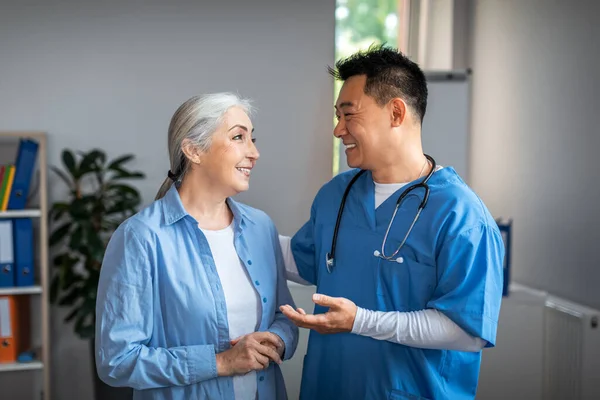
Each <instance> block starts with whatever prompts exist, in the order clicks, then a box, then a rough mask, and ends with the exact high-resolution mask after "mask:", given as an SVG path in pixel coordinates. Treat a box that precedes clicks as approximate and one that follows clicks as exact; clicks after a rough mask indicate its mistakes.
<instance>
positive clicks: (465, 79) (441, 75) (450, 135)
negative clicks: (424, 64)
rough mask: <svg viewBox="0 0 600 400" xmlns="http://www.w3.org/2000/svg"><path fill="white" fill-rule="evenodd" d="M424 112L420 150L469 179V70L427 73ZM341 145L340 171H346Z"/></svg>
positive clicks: (346, 166) (344, 155)
mask: <svg viewBox="0 0 600 400" xmlns="http://www.w3.org/2000/svg"><path fill="white" fill-rule="evenodd" d="M425 75H426V77H427V88H428V91H429V95H428V99H427V111H426V112H425V119H424V120H423V131H422V139H423V151H424V152H425V153H426V154H429V155H430V156H432V157H433V158H435V160H436V162H437V163H438V165H443V166H444V167H449V166H451V167H454V169H455V170H456V172H458V174H459V175H460V176H461V177H462V178H463V180H465V181H466V182H467V183H468V182H469V111H470V87H469V85H470V83H469V81H470V79H469V72H468V71H439V72H438V71H436V72H426V73H425ZM348 169H349V168H348V164H347V163H346V154H345V152H344V146H340V169H339V171H340V172H343V171H347V170H348Z"/></svg>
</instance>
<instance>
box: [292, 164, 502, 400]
mask: <svg viewBox="0 0 600 400" xmlns="http://www.w3.org/2000/svg"><path fill="white" fill-rule="evenodd" d="M357 172H358V171H357V170H352V171H348V172H346V173H343V174H340V175H338V176H337V177H335V178H334V179H333V180H331V181H330V182H329V183H327V184H326V185H325V186H323V187H322V188H321V190H320V191H319V193H318V194H317V196H316V198H315V200H314V203H313V206H312V209H311V217H310V220H309V221H308V222H307V223H306V224H305V225H304V226H303V227H302V228H301V229H300V231H299V232H298V233H297V234H296V235H295V236H294V237H293V239H292V251H293V254H294V259H295V261H296V264H297V266H298V270H299V272H300V275H301V276H302V278H303V279H305V280H307V281H309V282H311V283H313V284H315V285H317V292H318V293H323V294H326V295H329V296H334V297H345V298H348V299H350V300H352V301H353V302H355V303H356V305H357V306H359V307H363V308H366V309H369V310H377V311H417V310H423V309H427V308H435V309H437V310H439V311H441V312H443V313H444V314H445V315H446V316H448V317H449V318H450V319H452V320H453V321H454V322H455V323H456V324H458V325H459V326H460V327H462V328H463V329H464V330H465V331H466V332H467V333H469V334H470V335H472V336H476V337H480V338H482V339H484V340H486V341H487V342H488V344H487V346H488V347H491V346H494V344H495V340H496V327H497V322H498V315H499V312H500V303H501V299H502V280H503V275H502V263H503V259H504V244H503V241H502V237H501V234H500V232H499V229H498V227H497V225H496V222H495V221H494V219H493V218H492V216H491V215H490V213H489V211H488V210H487V209H486V207H485V206H484V204H483V203H482V201H481V200H480V199H479V198H478V197H477V196H476V195H475V193H474V192H473V191H472V190H471V189H469V187H468V186H467V185H466V184H465V183H464V182H463V181H462V180H461V178H460V177H459V176H458V174H457V173H456V172H455V171H454V169H453V168H451V167H446V168H443V169H441V170H439V171H437V172H435V173H434V174H433V176H432V177H431V179H430V180H429V186H430V196H429V202H428V203H427V206H426V207H425V209H424V210H423V212H422V213H421V216H420V217H419V220H418V222H417V223H416V224H415V227H414V228H413V230H412V232H411V234H410V236H409V237H408V240H407V242H406V244H405V245H404V247H403V249H402V250H401V251H400V253H399V254H398V256H402V257H403V258H404V262H403V263H402V264H399V263H397V262H396V261H394V260H392V261H386V260H382V259H381V258H379V257H375V256H374V255H373V252H374V251H375V250H380V249H381V245H382V243H383V238H384V235H385V232H386V230H387V227H388V224H389V222H390V220H391V217H392V213H393V212H394V208H395V205H396V201H397V200H398V197H399V196H400V194H401V193H402V191H403V190H404V189H405V188H407V187H408V186H406V187H404V188H402V189H400V190H399V191H398V192H396V193H394V194H393V195H392V196H390V198H388V199H387V200H386V201H385V202H384V203H383V204H381V205H380V206H379V207H378V208H377V209H375V194H374V183H373V178H372V175H371V173H370V172H368V171H367V172H366V173H365V174H363V175H362V176H361V177H359V178H358V180H357V181H356V182H355V184H354V185H353V187H352V190H351V191H350V194H349V196H348V198H347V200H346V206H345V209H344V215H343V217H342V221H341V225H340V230H339V234H338V240H337V249H336V253H335V267H334V269H333V272H332V273H329V272H328V271H327V269H326V266H325V254H326V253H327V252H328V251H330V248H331V240H332V236H333V230H334V227H335V221H336V217H337V212H338V209H339V207H340V202H341V199H342V195H343V193H344V190H345V189H346V186H347V185H348V183H349V181H350V180H351V179H352V177H353V176H354V175H355V174H356V173H357ZM416 182H418V181H415V182H412V183H416ZM412 193H413V194H410V195H409V196H407V197H406V198H405V199H404V201H403V203H402V206H401V207H400V209H399V210H398V213H397V215H396V218H395V221H394V223H393V225H392V228H391V229H390V233H389V236H388V239H387V244H386V248H385V254H386V255H389V254H392V253H393V252H394V251H395V250H396V248H397V247H398V246H399V244H400V242H401V241H402V239H403V238H404V235H405V234H406V232H407V229H408V227H409V226H410V224H411V222H412V221H413V218H414V216H415V214H416V210H417V207H418V205H419V203H420V201H421V199H422V197H423V194H424V190H423V189H419V190H417V191H413V192H412ZM325 311H327V309H326V308H324V307H322V306H318V305H317V306H316V307H315V310H314V312H315V313H316V314H318V313H323V312H325ZM480 362H481V352H478V353H469V352H459V351H450V350H429V349H420V348H414V347H408V346H403V345H400V344H395V343H392V342H389V341H382V340H376V339H372V338H369V337H365V336H360V335H355V334H352V333H343V334H335V335H321V334H319V333H317V332H315V331H311V332H310V338H309V343H308V351H307V354H306V357H305V359H304V370H303V376H302V387H301V396H300V397H301V399H306V400H309V399H310V400H315V399H388V398H389V399H420V398H425V399H453V400H460V399H472V398H474V397H475V392H476V388H477V380H478V375H479V366H480Z"/></svg>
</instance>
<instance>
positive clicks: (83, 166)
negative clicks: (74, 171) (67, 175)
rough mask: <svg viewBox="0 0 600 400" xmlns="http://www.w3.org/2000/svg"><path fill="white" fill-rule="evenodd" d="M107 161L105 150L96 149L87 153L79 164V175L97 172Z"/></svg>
mask: <svg viewBox="0 0 600 400" xmlns="http://www.w3.org/2000/svg"><path fill="white" fill-rule="evenodd" d="M105 161H106V155H105V154H104V152H102V151H100V150H98V149H94V150H92V151H90V152H89V153H87V154H84V155H83V159H82V160H81V163H80V164H79V176H80V177H81V176H83V175H85V174H88V173H90V172H96V171H98V170H100V169H101V167H102V166H104V162H105Z"/></svg>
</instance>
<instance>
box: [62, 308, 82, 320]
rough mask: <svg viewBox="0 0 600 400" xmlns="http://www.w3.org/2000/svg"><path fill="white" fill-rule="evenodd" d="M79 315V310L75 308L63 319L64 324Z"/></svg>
mask: <svg viewBox="0 0 600 400" xmlns="http://www.w3.org/2000/svg"><path fill="white" fill-rule="evenodd" d="M78 313H79V308H77V307H75V309H74V310H73V311H71V312H70V313H69V315H67V316H66V317H65V319H64V321H65V322H69V321H71V320H72V319H73V318H75V316H76V315H77V314H78Z"/></svg>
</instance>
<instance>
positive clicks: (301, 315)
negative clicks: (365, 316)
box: [279, 294, 358, 334]
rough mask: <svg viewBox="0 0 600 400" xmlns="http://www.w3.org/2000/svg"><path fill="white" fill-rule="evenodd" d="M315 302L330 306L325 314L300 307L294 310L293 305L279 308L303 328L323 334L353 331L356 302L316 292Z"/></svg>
mask: <svg viewBox="0 0 600 400" xmlns="http://www.w3.org/2000/svg"><path fill="white" fill-rule="evenodd" d="M312 299H313V302H314V303H315V304H318V305H320V306H324V307H329V310H328V311H327V312H326V313H324V314H317V315H310V314H306V312H305V311H304V310H303V309H301V308H298V309H297V310H294V309H293V308H292V307H291V306H289V305H285V306H281V307H280V308H279V309H280V310H281V312H282V313H283V314H284V315H285V316H286V317H288V318H289V319H290V320H292V322H293V323H294V324H296V325H297V326H299V327H301V328H308V329H312V330H315V331H317V332H319V333H322V334H330V333H341V332H351V331H352V327H353V326H354V318H356V310H357V309H358V307H356V304H354V303H353V302H352V301H350V300H348V299H346V298H343V297H329V296H325V295H322V294H314V295H313V297H312Z"/></svg>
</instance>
